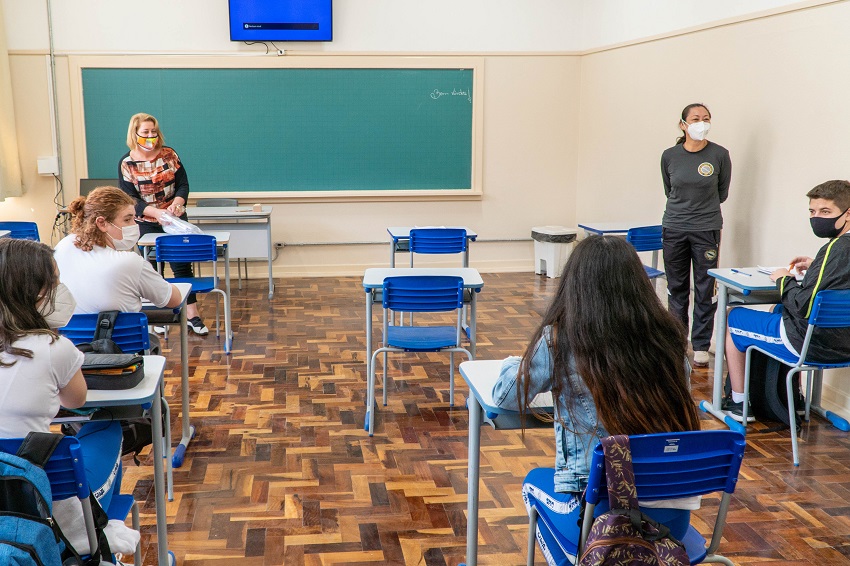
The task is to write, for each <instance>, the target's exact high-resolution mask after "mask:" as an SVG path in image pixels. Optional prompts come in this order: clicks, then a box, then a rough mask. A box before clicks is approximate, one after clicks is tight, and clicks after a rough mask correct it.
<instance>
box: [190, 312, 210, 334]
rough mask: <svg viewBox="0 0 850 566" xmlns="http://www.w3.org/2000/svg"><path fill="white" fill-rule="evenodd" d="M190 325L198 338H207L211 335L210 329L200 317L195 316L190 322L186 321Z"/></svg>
mask: <svg viewBox="0 0 850 566" xmlns="http://www.w3.org/2000/svg"><path fill="white" fill-rule="evenodd" d="M186 323H187V324H188V325H189V330H191V331H192V332H194V333H195V334H197V335H198V336H206V335H207V334H209V333H210V330H209V328H207V327H206V325H205V324H204V321H203V320H201V317H199V316H193V317H192V318H190V319H189V320H187V321H186Z"/></svg>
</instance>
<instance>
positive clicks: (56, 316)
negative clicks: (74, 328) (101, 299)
mask: <svg viewBox="0 0 850 566" xmlns="http://www.w3.org/2000/svg"><path fill="white" fill-rule="evenodd" d="M76 308H77V301H75V300H74V295H72V294H71V291H69V290H68V288H67V287H66V286H65V284H64V283H59V285H57V286H56V292H55V293H54V299H53V304H52V305H51V304H50V303H48V302H44V303H43V304H42V305H41V306H40V307H39V308H38V312H39V313H41V315H42V316H43V317H44V320H46V321H47V326H49V327H50V328H52V329H54V330H55V329H57V328H62V327H63V326H67V325H68V321H70V320H71V317H72V316H74V309H76ZM51 310H52V312H51Z"/></svg>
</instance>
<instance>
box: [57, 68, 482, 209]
mask: <svg viewBox="0 0 850 566" xmlns="http://www.w3.org/2000/svg"><path fill="white" fill-rule="evenodd" d="M88 68H121V69H158V68H162V69H246V68H249V69H289V68H291V69H471V70H472V71H473V88H472V91H473V92H472V131H471V136H472V143H471V153H472V155H471V183H470V185H471V188H468V189H467V188H462V189H440V190H421V189H420V190H404V189H399V190H377V191H372V190H359V191H309V192H306V191H273V192H272V191H250V190H236V191H234V192H233V193H228V192H209V191H208V192H204V191H203V190H197V189H193V191H192V193H191V197H192V198H193V199H195V198H208V197H222V196H229V195H232V196H235V197H237V198H239V199H243V200H249V201H252V202H254V201H256V202H311V201H327V202H334V201H405V200H480V199H481V198H482V195H483V182H482V181H483V180H482V171H483V138H484V135H483V134H484V132H483V116H484V92H483V84H484V63H483V59H482V58H476V57H463V56H446V57H436V56H421V57H420V56H409V55H346V56H340V55H321V54H311V55H297V54H296V55H292V54H288V55H285V56H271V55H268V56H257V55H254V54H252V55H243V54H239V55H206V56H205V55H183V56H177V55H174V56H169V55H153V56H142V55H121V56H114V55H99V56H97V55H95V56H70V57H69V70H70V81H71V113H72V122H73V136H74V148H75V151H74V169H75V171H74V176H75V177H76V179H77V181H78V180H79V179H80V178H87V177H88V164H87V157H86V156H87V152H86V132H85V115H84V99H83V80H82V74H83V69H88ZM165 131H166V132H167V129H166V130H165ZM116 159H117V158H116ZM116 166H117V164H116ZM190 183H191V176H190ZM74 185H75V186H76V185H78V182H77V183H74Z"/></svg>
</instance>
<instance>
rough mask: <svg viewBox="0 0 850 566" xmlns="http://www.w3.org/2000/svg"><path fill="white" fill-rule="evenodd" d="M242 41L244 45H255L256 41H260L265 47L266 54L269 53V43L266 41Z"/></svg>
mask: <svg viewBox="0 0 850 566" xmlns="http://www.w3.org/2000/svg"><path fill="white" fill-rule="evenodd" d="M242 43H244V44H245V45H256V44H258V43H262V44H263V46H264V47H265V48H266V55H268V54H269V44H268V43H266V42H265V41H243V42H242ZM275 49H277V48H275Z"/></svg>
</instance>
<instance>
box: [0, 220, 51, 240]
mask: <svg viewBox="0 0 850 566" xmlns="http://www.w3.org/2000/svg"><path fill="white" fill-rule="evenodd" d="M0 230H8V231H9V232H11V234H9V237H10V238H15V239H18V240H35V241H36V242H39V241H41V240H40V239H39V237H38V225H37V224H36V223H35V222H22V221H18V220H7V221H4V222H0Z"/></svg>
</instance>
